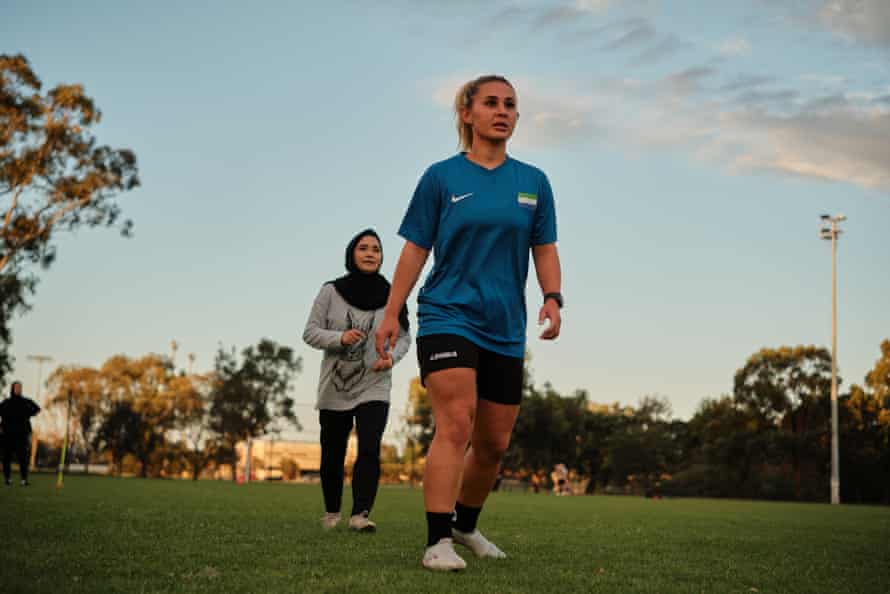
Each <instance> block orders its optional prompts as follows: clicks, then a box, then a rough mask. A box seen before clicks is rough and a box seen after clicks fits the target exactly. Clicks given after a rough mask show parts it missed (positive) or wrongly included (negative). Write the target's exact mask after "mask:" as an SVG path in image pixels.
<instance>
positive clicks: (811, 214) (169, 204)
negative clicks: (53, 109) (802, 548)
mask: <svg viewBox="0 0 890 594" xmlns="http://www.w3.org/2000/svg"><path fill="white" fill-rule="evenodd" d="M331 4H333V3H317V4H312V5H310V4H309V3H286V2H280V3H263V5H262V7H249V8H247V7H245V6H244V5H243V3H226V2H212V3H211V2H205V3H199V2H189V3H175V2H158V3H150V4H147V3H136V2H118V3H113V4H109V3H106V2H80V3H77V4H76V6H75V5H72V4H70V3H47V2H40V1H29V2H20V1H17V0H13V1H12V2H6V3H4V6H3V8H0V52H4V53H18V52H22V53H24V54H25V55H26V56H27V57H28V58H29V60H30V61H31V63H32V66H33V67H34V69H35V71H36V72H37V73H38V75H39V76H40V77H41V78H42V80H43V81H44V84H46V85H48V86H52V85H55V84H57V83H60V82H80V83H83V84H84V85H85V87H86V90H87V93H88V94H89V95H91V96H92V97H94V98H95V99H96V101H97V103H98V105H99V106H100V108H101V109H102V111H103V114H104V119H103V122H102V124H101V125H100V126H99V128H98V130H97V136H98V139H99V141H100V142H102V143H106V144H110V145H112V146H117V147H129V148H131V149H133V150H134V151H135V152H136V154H137V156H138V158H139V165H140V171H141V178H142V182H143V186H142V187H141V188H139V189H138V190H137V191H134V192H131V193H129V194H127V195H124V196H123V197H121V199H120V203H121V205H122V206H123V208H124V211H125V213H126V215H127V216H129V217H131V218H132V219H133V220H134V222H135V237H134V238H132V239H130V240H124V239H121V238H119V237H118V236H117V235H116V234H115V233H114V232H112V231H107V230H86V231H82V232H78V233H76V234H73V235H70V236H65V237H60V238H59V258H58V260H57V262H56V264H55V265H54V266H53V268H52V269H51V270H49V271H47V272H45V273H41V277H42V280H41V282H40V285H39V288H38V293H37V295H36V298H35V299H34V309H33V311H32V312H30V313H29V314H28V315H27V316H25V317H23V318H21V319H18V320H16V321H15V325H14V332H15V344H14V348H13V353H14V355H15V356H16V357H17V360H18V365H17V367H16V370H15V375H16V376H17V377H19V378H21V379H22V380H24V381H25V383H26V388H27V391H28V392H30V393H32V394H33V393H34V392H35V384H36V382H37V369H36V366H35V365H34V364H33V363H31V362H29V361H27V358H26V357H27V355H30V354H35V353H44V354H47V355H51V356H52V357H53V358H54V359H55V362H56V363H64V364H83V365H99V364H101V363H102V362H103V361H104V360H105V359H107V358H108V357H110V356H112V355H114V354H116V353H125V354H128V355H132V356H137V355H141V354H144V353H148V352H161V353H167V352H169V344H170V341H171V340H172V339H175V340H177V342H178V343H179V344H180V345H181V346H180V351H179V356H178V362H179V363H180V364H181V365H184V364H185V354H186V353H195V355H196V357H197V359H196V369H197V370H209V369H210V367H211V366H212V358H213V354H214V351H215V349H216V347H217V346H218V345H219V344H224V345H226V346H232V345H235V346H237V347H239V348H241V347H244V346H246V345H248V344H253V343H255V342H256V341H257V340H259V339H260V338H261V337H270V338H273V339H275V340H278V341H280V342H283V343H287V344H290V345H292V346H294V347H295V348H296V349H297V351H298V352H299V353H300V354H301V355H302V356H303V358H304V364H305V367H304V371H303V373H302V374H301V375H300V377H299V378H298V380H297V382H296V384H295V394H294V395H295V398H296V399H297V401H298V403H299V404H300V406H299V407H298V413H299V416H300V419H301V421H302V422H303V424H304V426H305V431H304V432H303V434H302V437H304V438H307V439H314V438H315V437H316V436H317V422H316V420H315V413H314V411H313V410H312V403H313V402H314V389H315V381H316V379H317V375H318V366H319V362H320V354H319V353H317V352H315V351H312V350H310V349H309V348H308V347H306V346H304V345H303V344H302V342H301V338H300V336H301V333H302V328H303V324H304V323H305V320H306V316H307V314H308V311H309V307H310V304H311V302H312V299H313V298H314V297H315V294H316V293H317V291H318V288H319V286H320V285H321V284H322V283H323V282H324V281H326V280H329V279H332V278H334V277H336V276H339V275H340V274H341V273H342V259H343V249H344V247H345V245H346V242H347V241H348V240H349V238H350V237H351V236H352V235H353V233H354V232H356V231H357V230H359V229H362V228H364V227H368V226H373V227H375V228H376V229H378V231H379V232H380V233H381V235H382V237H383V241H384V251H385V262H384V272H385V274H386V275H387V276H391V274H392V270H393V267H394V265H395V260H396V258H397V255H398V251H399V249H400V248H401V244H402V241H401V239H399V238H398V237H397V236H396V234H395V232H396V229H397V227H398V224H399V222H400V220H401V217H402V214H403V213H404V210H405V207H406V205H407V202H408V199H409V198H410V196H411V193H412V191H413V189H414V185H415V184H416V182H417V179H418V178H419V176H420V175H421V173H422V172H423V170H424V169H425V168H426V167H427V166H428V165H429V164H430V163H432V162H434V161H437V160H440V159H443V158H446V157H448V156H449V155H451V154H453V152H454V151H455V150H456V144H457V138H456V135H455V133H454V131H453V124H452V115H451V113H450V111H449V105H450V100H451V97H452V96H453V94H454V92H455V90H456V88H457V86H458V85H459V84H460V83H461V82H463V81H464V80H465V79H468V78H470V77H472V76H476V75H478V74H483V73H491V72H495V73H501V74H504V75H506V76H508V77H509V78H511V80H513V81H514V83H515V85H516V87H517V91H518V95H519V107H520V113H521V118H520V122H519V128H518V130H517V134H516V137H515V138H514V140H513V141H512V143H511V145H510V149H509V150H510V152H511V154H512V155H513V156H514V157H516V158H519V159H522V160H524V161H527V162H531V163H533V164H535V165H537V166H539V167H541V168H542V169H543V170H544V171H545V172H547V174H548V176H549V177H550V180H551V183H552V186H553V188H554V192H555V195H556V200H557V214H558V221H559V235H560V241H559V245H560V251H561V255H562V262H563V276H564V291H563V292H564V294H565V296H566V301H567V306H566V309H565V311H564V326H563V334H562V336H561V338H560V339H559V341H557V342H556V343H551V344H544V343H542V342H540V341H538V340H537V339H535V338H534V334H533V332H530V335H531V336H532V339H531V340H530V342H529V346H530V348H531V352H532V356H533V361H532V369H533V373H534V377H535V379H536V381H537V382H538V383H543V382H544V381H550V382H552V383H553V385H554V386H555V387H556V388H557V389H558V390H561V391H564V392H571V391H573V390H574V389H576V388H583V389H586V390H588V391H589V393H590V397H591V399H592V400H594V401H597V402H615V401H619V402H622V403H628V404H633V403H635V402H636V401H637V399H638V398H640V397H641V396H643V395H646V394H659V395H663V396H666V397H668V398H669V399H670V401H671V403H672V405H673V408H674V413H675V416H677V417H680V418H688V417H689V416H690V415H691V414H692V413H693V412H694V410H695V408H696V406H697V405H698V403H699V402H700V401H701V400H702V399H703V398H705V397H714V396H719V395H720V394H722V393H728V392H729V391H731V388H732V377H733V374H734V372H735V370H736V369H738V368H739V367H741V366H742V365H743V364H744V362H745V360H746V358H747V357H748V356H749V355H751V354H752V353H753V352H755V351H756V350H758V349H759V348H761V347H764V346H779V345H784V344H819V345H828V344H829V341H830V327H831V326H830V305H831V302H830V271H831V269H830V249H829V246H828V245H827V244H826V243H825V242H821V241H820V240H819V239H818V236H817V232H818V227H819V215H820V214H822V213H832V214H836V213H844V214H846V215H847V217H848V219H849V220H848V221H847V222H846V223H845V224H844V230H845V231H846V233H845V234H844V235H843V236H842V238H841V244H840V251H839V270H840V272H839V293H840V298H839V299H840V303H839V315H838V322H839V328H840V331H839V359H840V369H841V373H842V376H843V378H844V380H845V383H847V384H849V383H850V382H859V383H861V382H862V379H863V376H864V374H865V373H866V372H867V370H868V369H870V368H871V366H872V365H873V363H874V361H875V360H876V359H877V357H878V354H879V350H878V345H879V343H880V341H881V340H882V339H885V338H890V308H888V307H887V303H888V295H890V275H888V274H887V260H888V256H890V234H888V233H887V229H888V224H890V145H888V141H887V139H888V138H890V4H887V3H886V2H884V0H864V1H854V0H832V1H825V0H812V1H807V0H795V1H791V0H789V1H786V2H781V1H780V2H761V1H752V2H747V3H734V4H733V6H732V7H730V6H729V5H728V4H727V3H701V2H694V1H677V2H667V1H664V2H656V1H651V2H647V1H642V0H636V1H635V0H611V1H609V0H586V1H572V0H567V1H564V2H557V1H552V2H520V1H516V2H509V1H504V2H499V1H495V2H488V3H485V4H481V3H476V2H448V3H444V2H443V3H433V2H426V3H417V2H407V1H405V2H401V1H390V2H381V3H373V4H372V3H359V2H348V3H342V4H335V5H331ZM533 279H534V276H533V275H531V276H530V283H529V291H528V297H529V305H530V313H531V317H534V316H535V315H536V311H537V307H538V304H539V293H538V289H537V287H536V286H535V283H534V280H533ZM409 305H410V306H411V309H412V312H413V310H414V309H415V306H414V296H412V298H411V301H410V302H409ZM530 329H531V330H532V331H533V330H534V325H533V324H532V325H530ZM413 357H414V352H413V349H412V351H411V353H410V354H409V357H408V358H407V359H406V360H405V361H404V362H403V363H402V364H401V365H400V366H399V367H397V368H396V370H395V372H394V389H393V415H392V417H391V421H390V424H389V428H388V431H387V437H388V438H389V439H395V438H396V434H397V431H398V429H399V427H400V426H401V420H400V416H401V414H402V412H403V410H404V406H405V401H406V393H407V387H408V383H409V381H410V379H411V377H413V376H414V375H416V372H417V371H416V364H415V360H414V358H413ZM288 435H289V436H293V437H301V436H300V435H299V434H296V433H294V432H289V433H288Z"/></svg>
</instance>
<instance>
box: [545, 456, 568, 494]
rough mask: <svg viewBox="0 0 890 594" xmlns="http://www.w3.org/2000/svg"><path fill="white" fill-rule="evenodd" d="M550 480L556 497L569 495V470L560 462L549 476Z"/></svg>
mask: <svg viewBox="0 0 890 594" xmlns="http://www.w3.org/2000/svg"><path fill="white" fill-rule="evenodd" d="M550 478H551V479H552V480H553V492H554V493H555V494H556V495H570V494H571V492H570V491H569V480H568V479H569V469H568V468H567V467H566V465H565V464H563V463H562V462H560V463H559V464H557V465H556V466H554V467H553V472H552V473H551V475H550Z"/></svg>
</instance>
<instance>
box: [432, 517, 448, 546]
mask: <svg viewBox="0 0 890 594" xmlns="http://www.w3.org/2000/svg"><path fill="white" fill-rule="evenodd" d="M426 528H427V539H426V546H428V547H431V546H433V545H434V544H436V543H437V542H439V541H440V540H442V539H443V538H451V514H449V513H436V512H426Z"/></svg>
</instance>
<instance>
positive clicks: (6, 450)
mask: <svg viewBox="0 0 890 594" xmlns="http://www.w3.org/2000/svg"><path fill="white" fill-rule="evenodd" d="M0 449H2V450H3V478H4V479H6V480H7V481H8V480H10V479H11V478H12V456H13V455H15V457H16V460H17V461H18V463H19V474H20V475H21V477H22V480H24V481H26V480H28V467H29V465H30V464H31V460H30V458H31V436H30V435H4V436H3V437H2V439H0Z"/></svg>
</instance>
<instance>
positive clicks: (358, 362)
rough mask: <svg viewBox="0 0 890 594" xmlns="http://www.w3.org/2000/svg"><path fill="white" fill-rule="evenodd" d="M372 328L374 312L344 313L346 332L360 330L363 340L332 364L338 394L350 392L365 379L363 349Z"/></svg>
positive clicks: (365, 368)
mask: <svg viewBox="0 0 890 594" xmlns="http://www.w3.org/2000/svg"><path fill="white" fill-rule="evenodd" d="M373 326H374V312H373V311H369V312H358V311H355V310H352V311H348V312H346V330H361V332H362V334H364V335H365V336H364V338H362V339H361V340H359V341H358V342H356V343H355V344H351V345H349V346H347V347H345V348H344V349H343V351H341V353H340V356H339V358H338V359H337V361H336V362H335V363H334V372H333V373H334V376H333V380H334V381H333V383H334V387H335V388H336V389H337V391H338V392H347V393H348V392H350V391H351V390H352V388H354V387H355V386H356V384H358V383H359V382H360V381H362V378H363V377H365V373H366V372H367V367H366V366H365V348H366V346H367V343H368V339H369V338H370V337H371V329H372V328H373Z"/></svg>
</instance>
